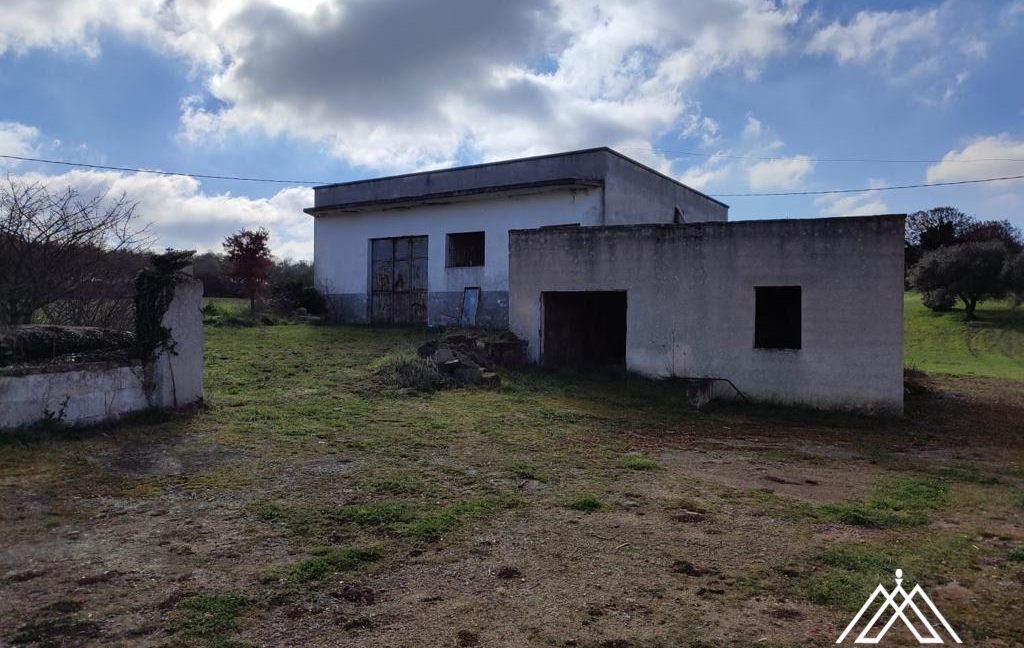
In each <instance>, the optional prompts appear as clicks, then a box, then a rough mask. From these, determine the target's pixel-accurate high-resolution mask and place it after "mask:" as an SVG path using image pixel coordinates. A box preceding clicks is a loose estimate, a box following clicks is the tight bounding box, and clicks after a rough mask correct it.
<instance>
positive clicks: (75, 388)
mask: <svg viewBox="0 0 1024 648" xmlns="http://www.w3.org/2000/svg"><path fill="white" fill-rule="evenodd" d="M202 296H203V284H202V282H201V281H199V280H197V279H193V280H190V281H188V282H185V283H181V284H178V286H177V287H176V289H175V292H174V300H173V301H172V302H171V305H170V307H169V308H168V309H167V313H166V314H165V315H164V318H163V325H164V326H165V327H167V328H168V329H170V331H171V337H172V338H173V340H174V344H175V350H176V354H171V355H169V354H166V353H165V354H161V356H160V357H159V358H157V359H156V361H154V362H153V363H151V364H150V365H149V366H146V367H143V366H142V364H141V363H138V362H131V363H126V364H115V363H92V364H84V365H68V366H66V367H65V368H63V369H61V368H59V367H49V368H41V369H36V370H35V371H30V370H24V369H22V368H19V367H11V368H7V369H5V370H3V371H2V372H0V429H6V428H17V427H22V426H25V425H31V424H33V423H37V422H40V421H43V420H46V419H48V418H49V419H54V420H56V421H59V422H61V423H64V424H66V425H91V424H95V423H101V422H104V421H111V420H116V419H118V418H120V417H121V416H124V415H125V414H127V413H129V412H134V411H138V410H143V409H146V408H149V407H180V406H182V405H187V404H189V403H194V402H197V401H200V400H202V398H203V321H202V313H201V311H200V308H201V307H202ZM147 376H148V377H149V378H151V379H152V381H153V385H154V389H153V390H152V393H149V394H147V393H146V390H145V388H144V380H145V378H146V377H147Z"/></svg>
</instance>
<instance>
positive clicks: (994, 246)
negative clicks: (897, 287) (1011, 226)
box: [911, 241, 1008, 319]
mask: <svg viewBox="0 0 1024 648" xmlns="http://www.w3.org/2000/svg"><path fill="white" fill-rule="evenodd" d="M1006 258H1007V252H1006V246H1005V245H1004V244H1003V243H1001V242H999V241H987V242H984V243H961V244H959V245H948V246H945V247H940V248H938V249H936V250H932V251H931V252H928V253H926V254H925V255H924V256H923V257H921V260H920V261H919V262H918V263H917V265H916V266H914V270H913V273H912V274H911V282H912V283H913V285H914V287H915V288H917V289H918V290H920V291H921V292H924V293H929V292H933V291H940V290H945V291H947V292H948V293H950V294H952V295H955V296H956V297H957V298H959V299H960V301H962V302H963V303H964V310H965V313H966V315H967V319H975V315H974V311H975V308H976V307H977V305H978V302H981V301H983V300H986V299H998V298H1000V297H1004V296H1005V295H1006V293H1007V291H1008V289H1007V285H1006V281H1005V277H1006V273H1005V269H1004V266H1005V265H1006Z"/></svg>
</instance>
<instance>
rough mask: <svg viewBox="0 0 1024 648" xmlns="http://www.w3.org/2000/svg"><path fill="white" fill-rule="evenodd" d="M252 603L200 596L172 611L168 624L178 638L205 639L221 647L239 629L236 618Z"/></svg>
mask: <svg viewBox="0 0 1024 648" xmlns="http://www.w3.org/2000/svg"><path fill="white" fill-rule="evenodd" d="M251 604H252V599H250V598H249V597H246V596H241V595H238V594H203V595H199V596H193V597H191V598H187V599H185V600H183V601H181V602H180V603H178V605H177V606H175V608H174V613H173V614H172V615H171V622H172V625H173V626H174V628H173V629H174V630H176V631H177V632H178V633H179V634H182V635H185V636H188V637H198V638H203V639H206V640H208V641H209V642H210V645H211V646H222V645H224V644H225V640H226V638H227V636H228V635H230V634H231V633H233V632H234V631H235V630H236V629H237V628H238V616H239V614H240V613H241V612H242V610H244V609H245V608H246V607H248V606H249V605H251Z"/></svg>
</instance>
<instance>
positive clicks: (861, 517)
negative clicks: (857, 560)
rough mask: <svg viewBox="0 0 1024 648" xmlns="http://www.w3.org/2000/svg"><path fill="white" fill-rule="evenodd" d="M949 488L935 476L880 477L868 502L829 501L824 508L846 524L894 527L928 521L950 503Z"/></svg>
mask: <svg viewBox="0 0 1024 648" xmlns="http://www.w3.org/2000/svg"><path fill="white" fill-rule="evenodd" d="M948 500H949V487H948V486H947V485H946V483H945V482H944V481H942V480H939V479H935V478H933V477H901V478H887V479H883V480H880V481H879V482H878V483H877V484H875V487H874V488H873V490H872V493H871V495H870V496H869V497H868V499H867V500H866V501H864V502H857V503H844V504H827V505H825V506H822V507H821V511H822V512H823V513H824V514H825V515H826V516H827V517H829V518H831V519H834V520H836V521H837V522H843V523H844V524H850V525H853V526H862V527H869V528H874V529H892V528H898V527H913V526H921V525H923V524H927V523H928V522H929V520H930V519H931V515H932V513H934V512H935V511H938V510H939V509H941V508H942V507H943V506H945V505H946V503H947V501H948Z"/></svg>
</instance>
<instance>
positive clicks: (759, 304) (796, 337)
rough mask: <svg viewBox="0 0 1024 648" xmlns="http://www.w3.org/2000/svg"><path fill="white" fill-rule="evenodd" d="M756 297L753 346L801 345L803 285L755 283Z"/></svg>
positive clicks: (785, 346)
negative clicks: (764, 284)
mask: <svg viewBox="0 0 1024 648" xmlns="http://www.w3.org/2000/svg"><path fill="white" fill-rule="evenodd" d="M754 301H755V306H754V347H755V348H757V349H799V348H800V345H801V328H802V325H801V305H800V303H801V291H800V286H755V287H754Z"/></svg>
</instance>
